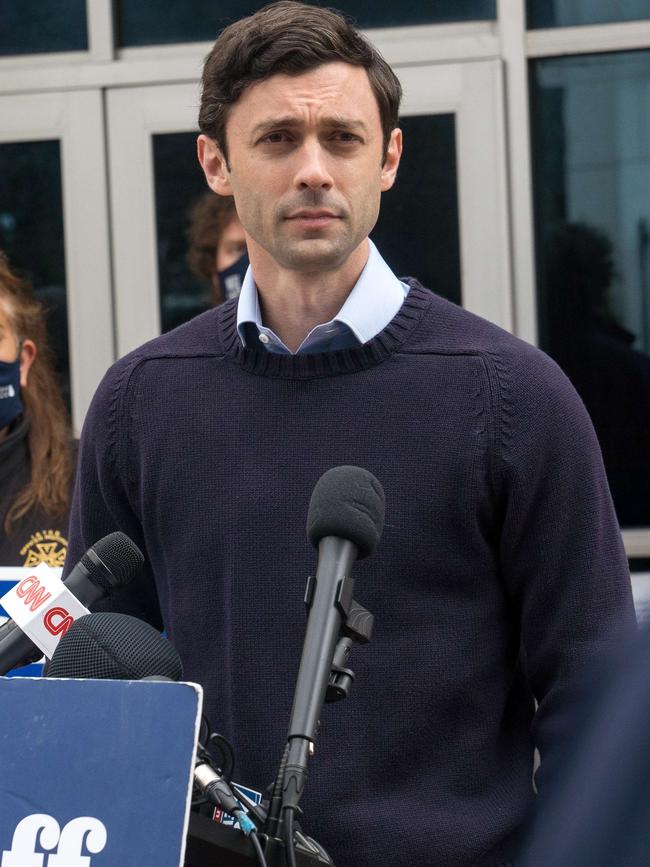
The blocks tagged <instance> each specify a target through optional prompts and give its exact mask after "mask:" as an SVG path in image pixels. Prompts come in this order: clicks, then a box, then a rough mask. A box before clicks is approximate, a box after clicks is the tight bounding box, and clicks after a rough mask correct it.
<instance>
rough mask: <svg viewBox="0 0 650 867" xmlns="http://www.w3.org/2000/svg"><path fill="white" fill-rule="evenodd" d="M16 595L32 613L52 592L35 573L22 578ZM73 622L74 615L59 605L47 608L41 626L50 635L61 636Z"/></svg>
mask: <svg viewBox="0 0 650 867" xmlns="http://www.w3.org/2000/svg"><path fill="white" fill-rule="evenodd" d="M16 596H18V598H19V599H21V600H22V602H23V605H25V607H26V608H28V609H29V610H30V611H31V612H32V613H33V612H35V611H37V610H38V609H39V608H42V607H43V605H45V604H46V602H47V601H48V600H49V599H51V597H52V594H51V593H50V592H49V591H48V590H47V588H45V587H44V586H43V585H42V584H41V582H40V581H39V580H38V578H37V577H36V575H30V576H29V577H28V578H24V579H23V580H22V581H21V582H20V584H18V586H17V587H16ZM73 623H74V617H72V615H71V614H70V612H69V611H68V610H67V609H66V608H63V607H62V606H61V605H57V606H54V607H52V608H49V609H48V610H47V611H46V612H45V614H44V615H43V626H44V627H45V629H46V630H47V631H48V632H49V633H50V635H58V636H60V637H63V636H64V635H65V634H66V632H67V631H68V629H70V627H71V626H72V624H73Z"/></svg>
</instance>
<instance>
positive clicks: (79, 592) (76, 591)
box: [0, 532, 144, 675]
mask: <svg viewBox="0 0 650 867" xmlns="http://www.w3.org/2000/svg"><path fill="white" fill-rule="evenodd" d="M143 563H144V557H143V556H142V553H141V552H140V549H139V548H138V547H137V545H136V544H135V543H134V542H132V541H131V540H130V539H129V537H128V536H126V535H125V534H124V533H120V532H116V533H109V535H108V536H104V538H103V539H100V540H99V542H96V543H95V544H94V545H93V546H92V547H90V548H89V549H88V550H87V551H86V553H85V554H84V555H83V557H82V558H81V560H80V561H79V562H78V563H77V565H76V566H75V567H74V569H73V570H72V571H71V572H70V574H69V575H68V576H67V578H65V580H64V581H63V583H64V584H65V586H66V587H67V588H68V590H70V592H71V593H72V594H73V595H74V596H76V597H77V599H78V600H79V601H80V602H81V603H82V604H83V605H85V606H86V607H88V606H90V605H93V604H94V603H95V602H98V601H99V600H100V599H103V598H104V597H105V596H109V595H110V594H111V593H112V592H113V590H117V589H118V588H119V587H124V586H125V585H126V584H128V583H129V582H130V581H132V580H133V579H134V578H135V576H136V575H137V574H138V572H139V571H140V569H141V567H142V564H143ZM62 640H63V639H62ZM42 655H43V652H42V651H41V650H40V649H39V648H38V647H37V646H36V645H35V644H34V642H33V641H32V640H31V639H30V638H29V637H28V636H27V635H25V633H24V632H23V631H22V630H21V629H20V627H19V626H17V624H16V623H15V622H14V621H13V620H9V621H7V622H6V623H4V624H3V625H2V626H0V675H3V674H6V673H7V672H8V671H11V669H12V668H18V667H20V666H22V665H28V664H29V663H30V662H36V661H37V660H39V659H40V658H41V656H42Z"/></svg>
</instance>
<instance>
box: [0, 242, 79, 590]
mask: <svg viewBox="0 0 650 867" xmlns="http://www.w3.org/2000/svg"><path fill="white" fill-rule="evenodd" d="M74 463H75V454H74V445H73V439H72V431H71V427H70V421H69V418H68V413H67V410H66V407H65V404H64V401H63V398H62V396H61V392H60V387H59V384H58V382H57V379H56V375H55V372H54V364H53V360H52V357H51V354H50V351H49V349H48V346H47V339H46V329H45V318H44V314H43V309H42V307H41V304H40V303H39V302H38V301H37V299H36V298H35V296H34V295H33V293H32V292H31V291H30V289H29V288H28V286H27V285H26V284H25V283H24V282H23V281H22V280H20V279H19V278H18V277H16V276H15V275H14V274H13V273H12V272H11V269H10V267H9V263H8V261H7V258H6V256H5V255H4V254H3V253H0V566H35V565H36V564H38V563H39V562H44V563H46V564H47V565H48V566H53V567H59V566H63V562H64V560H65V554H66V549H67V545H68V541H67V540H68V513H69V508H70V498H71V487H72V481H73V475H74ZM0 595H1V594H0Z"/></svg>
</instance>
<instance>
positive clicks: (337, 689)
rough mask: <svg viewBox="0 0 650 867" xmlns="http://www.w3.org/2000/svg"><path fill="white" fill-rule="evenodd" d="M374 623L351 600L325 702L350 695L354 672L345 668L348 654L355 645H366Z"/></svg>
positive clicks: (334, 659)
mask: <svg viewBox="0 0 650 867" xmlns="http://www.w3.org/2000/svg"><path fill="white" fill-rule="evenodd" d="M374 622H375V618H374V616H373V615H372V614H371V613H370V611H368V609H367V608H364V607H363V605H359V603H358V602H357V601H356V600H355V599H353V600H352V602H351V604H350V608H349V610H348V614H347V618H346V620H345V622H344V623H343V624H342V626H341V634H340V636H339V639H338V642H337V644H336V650H335V651H334V658H333V659H332V669H331V671H330V676H329V681H328V684H327V692H326V693H325V701H326V702H328V703H331V702H334V701H341V699H344V698H347V697H348V695H349V694H350V690H351V689H352V684H353V683H354V672H353V671H352V669H350V668H348V667H347V664H348V659H349V657H350V652H351V650H352V647H353V646H354V645H355V644H368V642H369V641H370V639H371V637H372V628H373V625H374Z"/></svg>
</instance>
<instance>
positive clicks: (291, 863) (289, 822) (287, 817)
mask: <svg viewBox="0 0 650 867" xmlns="http://www.w3.org/2000/svg"><path fill="white" fill-rule="evenodd" d="M282 817H283V819H284V828H283V832H284V852H285V858H286V862H287V867H297V865H296V841H295V839H294V835H293V817H294V807H293V805H288V806H286V807H284V808H283V810H282Z"/></svg>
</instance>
